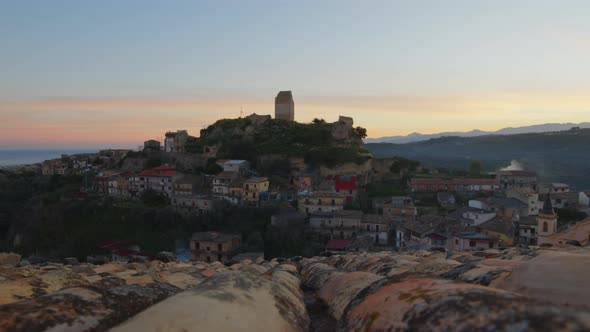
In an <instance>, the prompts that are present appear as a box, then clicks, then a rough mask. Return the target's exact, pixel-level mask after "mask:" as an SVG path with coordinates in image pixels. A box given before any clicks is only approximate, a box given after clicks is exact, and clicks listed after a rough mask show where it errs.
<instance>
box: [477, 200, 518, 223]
mask: <svg viewBox="0 0 590 332" xmlns="http://www.w3.org/2000/svg"><path fill="white" fill-rule="evenodd" d="M468 205H469V207H472V208H476V209H481V210H484V211H487V212H495V213H496V215H497V216H498V217H502V218H506V219H512V218H514V217H515V216H517V215H518V216H527V215H528V211H529V205H528V204H525V203H523V202H521V201H519V200H518V199H516V198H507V197H487V198H480V199H472V200H470V201H469V202H468Z"/></svg>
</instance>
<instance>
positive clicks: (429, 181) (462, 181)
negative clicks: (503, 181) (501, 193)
mask: <svg viewBox="0 0 590 332" xmlns="http://www.w3.org/2000/svg"><path fill="white" fill-rule="evenodd" d="M411 183H412V185H464V186H470V185H494V184H497V183H498V182H497V181H496V179H477V178H454V179H443V178H412V180H411Z"/></svg>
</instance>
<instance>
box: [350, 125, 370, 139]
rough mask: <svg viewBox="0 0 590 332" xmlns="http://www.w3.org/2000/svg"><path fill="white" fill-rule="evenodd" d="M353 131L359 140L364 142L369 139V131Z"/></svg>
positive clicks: (357, 128) (356, 129)
mask: <svg viewBox="0 0 590 332" xmlns="http://www.w3.org/2000/svg"><path fill="white" fill-rule="evenodd" d="M353 130H354V135H355V136H356V137H358V138H359V139H362V140H364V139H365V138H367V129H365V128H363V127H356V128H354V129H353Z"/></svg>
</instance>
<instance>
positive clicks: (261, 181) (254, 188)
mask: <svg viewBox="0 0 590 332" xmlns="http://www.w3.org/2000/svg"><path fill="white" fill-rule="evenodd" d="M269 186H270V182H269V181H268V178H267V177H252V178H249V179H247V180H246V181H244V184H243V186H242V188H243V190H244V191H243V196H242V197H243V200H244V202H249V203H256V202H258V201H259V200H260V193H262V192H266V191H268V187H269Z"/></svg>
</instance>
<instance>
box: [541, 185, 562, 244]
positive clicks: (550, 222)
mask: <svg viewBox="0 0 590 332" xmlns="http://www.w3.org/2000/svg"><path fill="white" fill-rule="evenodd" d="M555 233H557V214H555V211H554V210H553V204H551V195H547V199H546V200H545V203H543V210H541V212H540V213H539V216H538V217H537V245H541V244H543V243H549V241H548V239H547V238H548V237H549V236H551V235H553V234H555Z"/></svg>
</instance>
